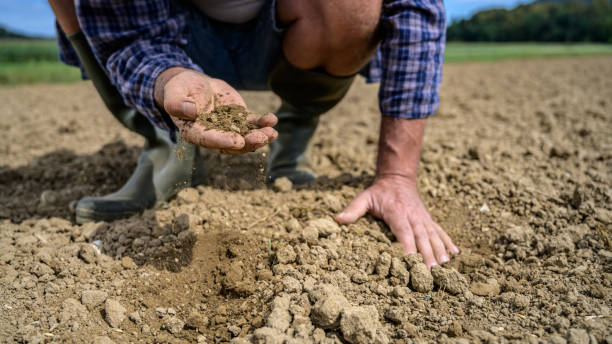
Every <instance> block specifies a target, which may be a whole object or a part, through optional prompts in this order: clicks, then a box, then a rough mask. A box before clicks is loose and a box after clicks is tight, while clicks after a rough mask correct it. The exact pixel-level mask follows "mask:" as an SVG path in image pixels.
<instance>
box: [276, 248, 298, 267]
mask: <svg viewBox="0 0 612 344" xmlns="http://www.w3.org/2000/svg"><path fill="white" fill-rule="evenodd" d="M296 257H297V254H296V253H295V250H294V249H293V247H291V246H290V245H286V246H283V247H281V248H280V250H278V251H277V252H276V260H278V262H279V263H280V264H290V263H293V262H294V261H295V258H296Z"/></svg>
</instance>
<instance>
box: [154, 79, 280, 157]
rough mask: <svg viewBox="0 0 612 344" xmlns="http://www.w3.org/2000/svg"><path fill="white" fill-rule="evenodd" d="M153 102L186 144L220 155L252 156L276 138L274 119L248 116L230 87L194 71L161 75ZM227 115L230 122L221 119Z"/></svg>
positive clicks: (244, 107) (239, 98) (242, 102)
mask: <svg viewBox="0 0 612 344" xmlns="http://www.w3.org/2000/svg"><path fill="white" fill-rule="evenodd" d="M155 101H156V102H157V104H158V105H160V106H163V108H164V109H165V110H166V112H168V114H170V118H171V119H172V121H173V122H174V123H175V124H176V126H177V127H178V128H179V130H180V132H181V136H182V137H183V138H184V139H185V140H186V141H187V142H190V143H193V144H196V145H198V146H202V147H205V148H209V149H212V150H215V151H218V152H220V153H225V154H244V153H248V152H252V151H255V150H257V149H258V148H261V147H263V146H264V145H266V144H268V143H270V142H272V141H274V140H275V139H276V137H277V136H278V133H277V132H276V130H274V129H273V128H272V126H274V125H275V124H276V122H277V119H276V116H274V115H273V114H271V113H268V114H264V115H254V114H250V113H248V110H246V104H245V102H244V100H243V99H242V97H241V96H240V94H238V92H236V90H234V89H233V88H232V87H231V86H230V85H228V84H227V83H226V82H224V81H223V80H219V79H213V78H210V77H208V76H206V75H204V74H202V73H199V72H196V71H193V70H188V69H184V68H178V67H177V68H170V69H168V70H166V71H165V72H164V73H162V74H161V75H160V76H159V77H158V79H157V81H156V85H155ZM241 109H242V110H241ZM227 115H229V117H231V119H227V118H223V117H227ZM198 117H200V118H198ZM202 118H204V119H203V120H202ZM232 125H233V126H232ZM236 129H237V130H236Z"/></svg>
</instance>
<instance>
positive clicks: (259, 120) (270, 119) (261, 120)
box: [247, 113, 278, 128]
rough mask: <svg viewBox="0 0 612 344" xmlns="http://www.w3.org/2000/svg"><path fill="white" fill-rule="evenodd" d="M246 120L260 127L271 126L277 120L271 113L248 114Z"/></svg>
mask: <svg viewBox="0 0 612 344" xmlns="http://www.w3.org/2000/svg"><path fill="white" fill-rule="evenodd" d="M247 120H248V121H249V122H251V123H253V124H254V125H256V126H258V127H260V128H265V127H273V126H275V125H276V123H277V122H278V118H277V117H276V116H275V115H274V114H273V113H267V114H264V115H255V114H249V115H248V116H247Z"/></svg>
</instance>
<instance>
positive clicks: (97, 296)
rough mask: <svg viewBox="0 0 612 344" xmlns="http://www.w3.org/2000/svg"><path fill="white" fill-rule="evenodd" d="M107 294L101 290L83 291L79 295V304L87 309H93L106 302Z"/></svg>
mask: <svg viewBox="0 0 612 344" xmlns="http://www.w3.org/2000/svg"><path fill="white" fill-rule="evenodd" d="M107 297H108V294H107V293H106V292H105V291H102V290H84V291H83V293H82V294H81V302H82V303H83V305H85V306H86V307H88V308H90V309H91V308H94V307H97V306H98V305H101V304H103V303H104V301H106V298H107Z"/></svg>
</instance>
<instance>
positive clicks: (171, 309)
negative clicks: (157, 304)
mask: <svg viewBox="0 0 612 344" xmlns="http://www.w3.org/2000/svg"><path fill="white" fill-rule="evenodd" d="M166 313H168V315H176V309H174V308H172V307H168V309H167V310H166Z"/></svg>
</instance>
